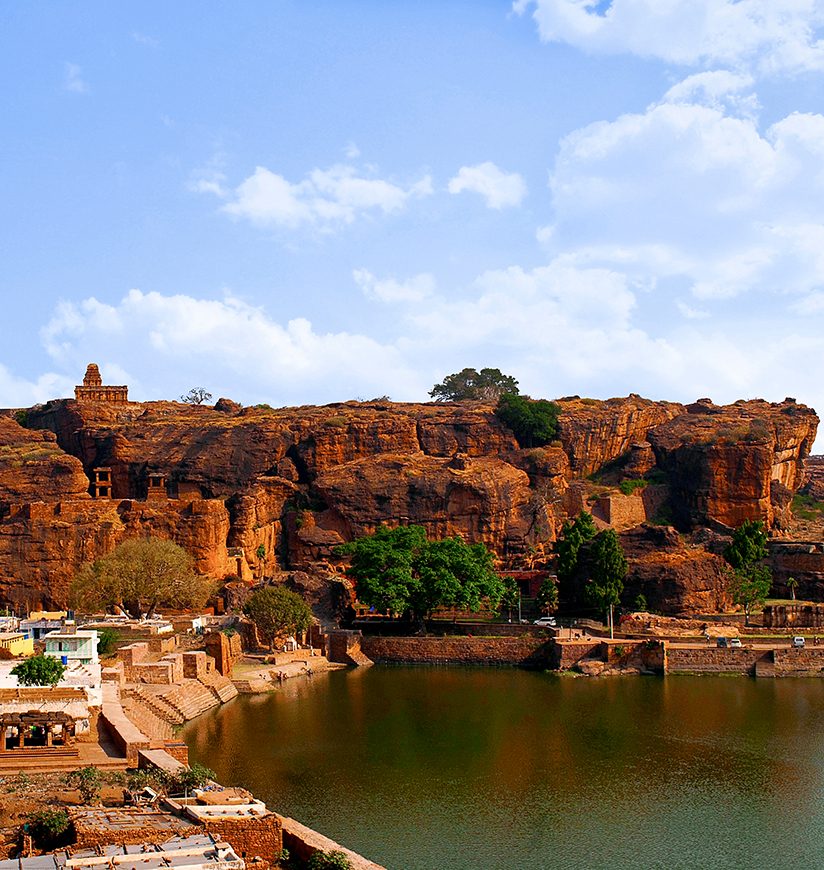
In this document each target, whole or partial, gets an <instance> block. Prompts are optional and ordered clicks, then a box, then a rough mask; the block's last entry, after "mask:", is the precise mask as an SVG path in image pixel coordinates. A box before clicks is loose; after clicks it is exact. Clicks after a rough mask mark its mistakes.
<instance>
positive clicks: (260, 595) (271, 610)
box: [243, 586, 312, 647]
mask: <svg viewBox="0 0 824 870" xmlns="http://www.w3.org/2000/svg"><path fill="white" fill-rule="evenodd" d="M243 612H244V613H245V614H246V615H247V616H248V617H249V619H251V620H252V622H254V624H255V626H256V628H257V630H258V632H259V633H260V635H261V636H262V637H263V639H264V640H266V641H267V642H268V643H269V646H270V647H274V645H275V639H276V638H277V637H279V636H281V635H284V634H285V635H290V634H296V633H297V632H299V631H306V629H307V628H309V626H310V625H311V624H312V611H311V609H310V607H309V605H308V604H307V603H306V602H305V601H304V600H303V599H302V598H301V597H300V595H298V594H297V592H292V591H290V590H289V589H287V588H286V587H285V586H264V587H263V589H258V590H257V592H254V593H253V594H252V596H251V598H250V599H249V600H248V601H247V602H246V604H245V605H244V607H243Z"/></svg>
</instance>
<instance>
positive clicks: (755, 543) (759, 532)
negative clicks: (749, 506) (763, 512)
mask: <svg viewBox="0 0 824 870" xmlns="http://www.w3.org/2000/svg"><path fill="white" fill-rule="evenodd" d="M768 553H769V550H768V548H767V532H766V530H765V528H764V523H762V522H761V520H744V522H743V523H741V525H740V526H739V527H738V528H737V529H736V530H735V531H734V532H733V535H732V541H731V542H730V544H729V546H728V547H727V549H726V550H724V558H725V559H726V560H727V562H728V563H729V565H730V566H731V567H732V569H733V572H734V573H733V578H732V580H731V582H730V593H731V594H732V600H733V601H734V602H735V603H736V604H740V605H741V606H742V607H743V608H744V624H745V625H749V624H750V611H751V610H752V608H753V607H757V606H759V605H761V604H763V603H764V601H765V600H766V598H767V596H768V595H769V594H770V587H771V586H772V573H771V572H770V569H769V568H768V567H767V566H766V565H764V564H763V562H764V560H765V559H766V558H767V555H768Z"/></svg>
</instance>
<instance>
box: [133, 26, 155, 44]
mask: <svg viewBox="0 0 824 870" xmlns="http://www.w3.org/2000/svg"><path fill="white" fill-rule="evenodd" d="M132 39H133V40H134V41H135V42H136V43H137V44H138V45H145V46H146V47H147V48H159V47H160V40H158V39H155V37H154V36H149V35H148V34H146V33H140V31H138V30H135V31H134V32H133V33H132Z"/></svg>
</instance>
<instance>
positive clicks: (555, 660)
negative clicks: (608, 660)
mask: <svg viewBox="0 0 824 870" xmlns="http://www.w3.org/2000/svg"><path fill="white" fill-rule="evenodd" d="M596 658H597V659H600V658H602V655H601V640H600V638H591V639H589V640H581V641H575V640H565V641H563V642H562V643H557V642H556V643H555V644H553V651H552V667H553V668H555V669H556V670H559V671H568V670H570V669H572V668H574V667H575V665H577V664H578V662H579V661H581V659H596Z"/></svg>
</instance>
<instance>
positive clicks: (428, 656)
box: [360, 635, 552, 668]
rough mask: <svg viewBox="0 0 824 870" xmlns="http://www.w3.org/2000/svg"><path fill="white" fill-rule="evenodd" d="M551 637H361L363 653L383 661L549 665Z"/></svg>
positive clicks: (375, 660)
mask: <svg viewBox="0 0 824 870" xmlns="http://www.w3.org/2000/svg"><path fill="white" fill-rule="evenodd" d="M551 644H552V641H551V640H547V639H546V638H543V637H541V638H536V637H377V636H374V635H369V636H365V637H362V638H361V642H360V647H361V650H362V651H363V653H364V655H366V656H368V657H369V658H370V659H371V660H372V661H373V662H380V663H384V664H427V665H446V664H465V665H520V666H521V667H543V668H546V667H549V666H550V657H551Z"/></svg>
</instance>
